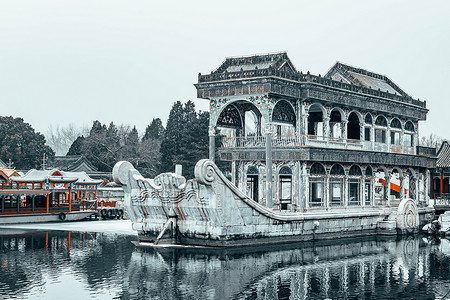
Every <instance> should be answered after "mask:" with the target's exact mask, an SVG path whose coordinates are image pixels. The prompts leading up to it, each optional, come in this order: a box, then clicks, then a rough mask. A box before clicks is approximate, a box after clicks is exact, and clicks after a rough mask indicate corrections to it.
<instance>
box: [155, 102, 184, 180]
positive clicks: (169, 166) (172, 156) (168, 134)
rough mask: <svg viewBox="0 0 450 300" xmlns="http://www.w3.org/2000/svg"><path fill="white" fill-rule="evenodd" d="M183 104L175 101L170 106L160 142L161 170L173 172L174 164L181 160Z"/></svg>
mask: <svg viewBox="0 0 450 300" xmlns="http://www.w3.org/2000/svg"><path fill="white" fill-rule="evenodd" d="M185 125H186V124H184V118H183V105H182V104H181V102H180V101H177V102H175V103H174V105H173V106H172V109H171V110H170V113H169V119H168V120H167V125H166V131H165V135H164V139H163V141H162V143H161V171H162V172H173V171H174V166H175V164H178V163H180V162H181V161H182V156H183V153H182V150H183V149H182V142H183V141H182V138H183V135H184V128H185Z"/></svg>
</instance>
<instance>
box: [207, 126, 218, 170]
mask: <svg viewBox="0 0 450 300" xmlns="http://www.w3.org/2000/svg"><path fill="white" fill-rule="evenodd" d="M208 134H209V159H210V160H212V161H213V162H214V160H215V153H216V128H215V126H212V125H209V130H208Z"/></svg>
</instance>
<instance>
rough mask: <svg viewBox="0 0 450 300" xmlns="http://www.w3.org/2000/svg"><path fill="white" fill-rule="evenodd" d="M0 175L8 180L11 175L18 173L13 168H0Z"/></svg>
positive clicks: (17, 174)
mask: <svg viewBox="0 0 450 300" xmlns="http://www.w3.org/2000/svg"><path fill="white" fill-rule="evenodd" d="M0 176H2V177H3V178H4V179H5V180H6V181H8V180H9V178H10V177H11V176H19V173H17V171H16V170H15V169H3V168H0Z"/></svg>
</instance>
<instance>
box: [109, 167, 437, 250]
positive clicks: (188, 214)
mask: <svg viewBox="0 0 450 300" xmlns="http://www.w3.org/2000/svg"><path fill="white" fill-rule="evenodd" d="M113 177H114V180H115V181H116V182H117V183H119V184H122V185H123V188H124V191H125V197H124V203H125V207H126V209H127V211H128V214H129V217H130V219H131V221H132V222H133V228H134V229H135V230H136V231H137V232H138V235H139V239H140V241H141V242H150V243H164V244H183V245H201V246H217V247H228V246H243V245H261V244H274V243H287V242H298V241H308V240H317V239H336V238H341V237H342V238H344V237H355V236H364V235H374V234H381V235H395V234H405V233H414V232H418V230H419V228H421V226H422V224H425V223H426V222H428V219H430V217H431V216H432V214H433V209H432V208H418V207H417V206H416V204H415V203H414V201H413V200H411V199H404V200H403V201H402V202H401V203H400V205H399V206H398V207H364V208H361V207H359V208H333V209H330V210H324V209H322V210H314V211H305V212H303V211H302V212H280V211H274V210H272V209H269V208H267V207H265V206H263V205H261V204H259V203H258V202H256V201H254V200H252V199H250V198H248V197H247V196H246V195H245V194H244V193H243V192H241V191H240V190H239V189H238V188H237V187H236V186H234V185H233V184H232V183H231V182H230V181H228V180H227V179H226V177H225V176H224V175H223V174H222V173H221V172H220V170H219V169H218V168H217V166H216V165H215V164H214V163H213V162H212V161H209V160H206V159H205V160H201V161H199V162H198V163H197V165H196V167H195V179H193V180H188V181H186V180H185V178H184V177H182V176H181V175H178V174H176V173H163V174H160V175H158V176H157V177H155V178H154V179H145V178H143V177H142V176H141V174H140V173H139V172H138V171H137V170H136V169H134V168H133V167H132V165H131V164H130V163H128V162H119V163H117V164H116V166H115V167H114V170H113Z"/></svg>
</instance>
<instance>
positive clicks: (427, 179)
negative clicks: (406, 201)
mask: <svg viewBox="0 0 450 300" xmlns="http://www.w3.org/2000/svg"><path fill="white" fill-rule="evenodd" d="M430 176H431V175H430V170H428V169H427V173H426V174H425V178H424V194H425V195H424V200H425V203H426V205H428V202H429V200H428V199H430V193H431V191H430ZM432 184H433V181H431V185H432ZM431 197H433V195H431Z"/></svg>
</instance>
